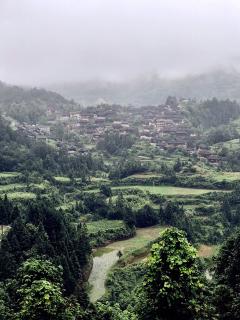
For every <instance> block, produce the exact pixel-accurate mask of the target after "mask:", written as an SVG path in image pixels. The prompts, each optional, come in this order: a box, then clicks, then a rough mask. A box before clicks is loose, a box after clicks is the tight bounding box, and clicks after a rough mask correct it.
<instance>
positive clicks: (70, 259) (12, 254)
mask: <svg viewBox="0 0 240 320" xmlns="http://www.w3.org/2000/svg"><path fill="white" fill-rule="evenodd" d="M26 222H27V223H26ZM26 222H25V221H24V220H22V219H21V218H17V219H16V220H15V221H14V223H13V224H12V227H11V229H10V231H9V232H8V234H7V235H6V237H5V238H4V239H3V240H2V245H1V248H0V253H1V254H0V280H5V279H8V278H13V277H14V276H15V274H16V270H17V269H18V268H19V266H20V264H21V263H22V262H24V261H25V260H26V259H27V258H28V257H36V256H44V257H47V258H49V259H52V260H53V261H54V263H56V264H57V265H61V266H62V267H63V279H64V288H65V291H66V294H67V295H69V294H71V293H73V292H74V290H75V289H76V284H77V283H79V284H80V288H81V289H80V290H79V299H82V303H86V301H87V297H86V295H85V290H84V288H83V286H82V282H83V278H84V276H83V269H84V268H85V267H86V266H87V264H88V259H89V255H90V253H91V248H90V245H89V240H88V235H87V230H86V227H85V226H84V225H81V224H78V225H77V226H73V225H72V224H71V223H70V222H69V221H68V220H67V219H66V218H65V217H64V215H63V213H62V212H58V211H56V210H55V209H54V208H53V207H52V206H51V205H50V204H49V203H45V202H43V201H39V202H36V203H33V204H32V205H30V206H29V208H28V211H27V221H26ZM84 301H85V302H84Z"/></svg>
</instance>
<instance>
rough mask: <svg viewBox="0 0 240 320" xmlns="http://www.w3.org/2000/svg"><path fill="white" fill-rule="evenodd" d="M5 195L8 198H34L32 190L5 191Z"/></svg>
mask: <svg viewBox="0 0 240 320" xmlns="http://www.w3.org/2000/svg"><path fill="white" fill-rule="evenodd" d="M7 196H8V198H9V199H10V200H31V199H35V198H36V195H35V193H33V192H10V193H7Z"/></svg>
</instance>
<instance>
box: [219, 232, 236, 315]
mask: <svg viewBox="0 0 240 320" xmlns="http://www.w3.org/2000/svg"><path fill="white" fill-rule="evenodd" d="M239 265H240V230H238V231H237V232H236V233H235V234H234V235H232V236H231V237H230V238H228V240H227V241H226V242H225V243H224V245H223V246H222V248H221V250H220V252H219V255H218V257H217V261H216V268H215V279H216V284H217V287H216V291H215V297H216V299H215V303H216V307H217V311H218V314H219V319H224V320H230V319H231V320H237V319H239V314H240V299H239V297H240V269H239Z"/></svg>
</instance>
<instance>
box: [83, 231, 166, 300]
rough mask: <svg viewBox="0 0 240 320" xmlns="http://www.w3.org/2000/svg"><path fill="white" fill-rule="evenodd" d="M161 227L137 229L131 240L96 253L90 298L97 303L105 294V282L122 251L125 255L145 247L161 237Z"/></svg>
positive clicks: (114, 244)
mask: <svg viewBox="0 0 240 320" xmlns="http://www.w3.org/2000/svg"><path fill="white" fill-rule="evenodd" d="M160 230H161V227H159V226H155V227H147V228H141V229H137V232H136V236H135V237H133V238H130V239H126V240H121V241H115V242H113V243H111V244H109V245H107V246H105V247H100V248H98V249H96V251H95V252H94V258H93V268H92V271H91V274H90V277H89V280H88V281H89V284H90V286H91V290H90V293H89V298H90V301H91V302H93V303H94V302H96V301H97V300H98V299H100V298H101V297H102V296H103V295H104V293H105V290H106V288H105V281H106V278H107V274H108V272H109V270H110V269H111V267H112V266H113V265H114V264H115V263H116V262H117V260H118V259H119V258H118V256H117V253H118V251H119V250H120V251H121V252H123V253H126V252H128V251H131V250H134V249H138V248H141V247H144V246H145V245H146V244H147V243H148V242H149V241H151V240H153V239H156V238H157V237H158V236H159V232H160Z"/></svg>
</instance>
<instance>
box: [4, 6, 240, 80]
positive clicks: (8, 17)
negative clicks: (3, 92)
mask: <svg viewBox="0 0 240 320" xmlns="http://www.w3.org/2000/svg"><path fill="white" fill-rule="evenodd" d="M239 39H240V1H239V0H118V1H117V0H0V80H2V81H5V82H8V83H15V84H27V85H43V84H48V83H55V82H71V81H80V80H91V79H102V78H103V79H107V80H123V79H129V78H131V77H135V76H139V75H141V76H142V75H150V74H155V73H158V74H159V75H160V76H166V75H167V76H175V75H177V76H179V75H183V74H189V73H196V72H205V71H206V70H209V69H216V68H223V67H227V68H232V67H238V66H239V65H240V41H239Z"/></svg>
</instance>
